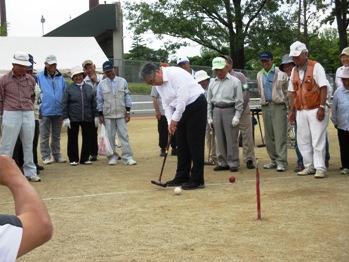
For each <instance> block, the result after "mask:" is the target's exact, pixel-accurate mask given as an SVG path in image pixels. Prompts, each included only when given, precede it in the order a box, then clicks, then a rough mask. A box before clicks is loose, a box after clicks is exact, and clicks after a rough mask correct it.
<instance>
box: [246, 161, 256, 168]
mask: <svg viewBox="0 0 349 262" xmlns="http://www.w3.org/2000/svg"><path fill="white" fill-rule="evenodd" d="M246 167H247V169H254V168H256V167H255V165H254V164H253V161H252V160H247V162H246Z"/></svg>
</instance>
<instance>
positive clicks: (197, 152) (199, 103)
mask: <svg viewBox="0 0 349 262" xmlns="http://www.w3.org/2000/svg"><path fill="white" fill-rule="evenodd" d="M206 122H207V102H206V98H205V96H204V95H200V96H199V97H198V98H197V99H196V100H195V101H194V102H193V103H191V104H189V105H187V107H186V108H185V111H184V113H183V115H182V118H181V120H180V121H179V122H178V124H177V131H176V133H177V134H176V135H177V137H176V138H177V171H176V179H178V180H182V181H189V182H193V183H199V184H203V183H204V157H205V154H204V149H205V131H206Z"/></svg>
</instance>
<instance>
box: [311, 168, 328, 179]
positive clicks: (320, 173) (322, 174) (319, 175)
mask: <svg viewBox="0 0 349 262" xmlns="http://www.w3.org/2000/svg"><path fill="white" fill-rule="evenodd" d="M324 177H326V172H325V171H323V170H320V169H318V170H316V173H315V175H314V178H324Z"/></svg>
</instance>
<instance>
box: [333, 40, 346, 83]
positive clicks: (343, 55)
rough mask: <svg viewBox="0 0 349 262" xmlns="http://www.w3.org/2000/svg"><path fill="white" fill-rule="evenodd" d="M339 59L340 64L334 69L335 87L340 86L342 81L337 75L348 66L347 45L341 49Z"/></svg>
mask: <svg viewBox="0 0 349 262" xmlns="http://www.w3.org/2000/svg"><path fill="white" fill-rule="evenodd" d="M339 59H340V60H341V64H342V66H341V67H339V68H338V69H337V71H336V80H335V81H336V86H337V88H338V87H340V86H343V81H342V79H341V78H340V77H339V73H340V71H341V70H343V69H344V68H347V67H349V46H348V47H346V48H344V49H343V50H342V52H341V53H340V55H339Z"/></svg>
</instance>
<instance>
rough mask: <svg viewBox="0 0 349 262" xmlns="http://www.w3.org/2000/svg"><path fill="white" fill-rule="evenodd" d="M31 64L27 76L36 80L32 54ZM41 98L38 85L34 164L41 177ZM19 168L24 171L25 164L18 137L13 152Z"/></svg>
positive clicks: (30, 56)
mask: <svg viewBox="0 0 349 262" xmlns="http://www.w3.org/2000/svg"><path fill="white" fill-rule="evenodd" d="M29 62H30V63H31V65H30V66H28V67H27V74H29V75H31V76H32V77H33V78H34V79H36V74H35V72H34V64H35V62H34V58H33V56H32V55H31V54H29ZM39 97H40V88H39V86H38V84H36V85H35V98H34V99H35V102H34V114H35V130H34V139H33V160H34V164H35V166H36V172H37V174H38V175H39V173H40V171H41V170H44V167H43V166H41V165H39V163H38V153H37V152H38V143H39V104H38V102H39V100H40V99H39ZM12 158H13V159H14V160H15V161H16V164H17V166H18V167H19V168H20V169H21V170H22V171H23V163H24V156H23V147H22V141H21V138H20V136H18V139H17V142H16V146H15V148H14V151H13V157H12Z"/></svg>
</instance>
